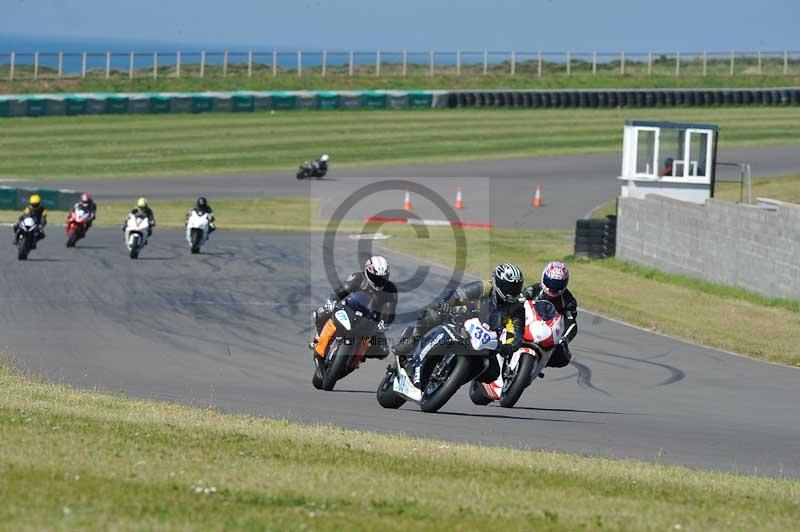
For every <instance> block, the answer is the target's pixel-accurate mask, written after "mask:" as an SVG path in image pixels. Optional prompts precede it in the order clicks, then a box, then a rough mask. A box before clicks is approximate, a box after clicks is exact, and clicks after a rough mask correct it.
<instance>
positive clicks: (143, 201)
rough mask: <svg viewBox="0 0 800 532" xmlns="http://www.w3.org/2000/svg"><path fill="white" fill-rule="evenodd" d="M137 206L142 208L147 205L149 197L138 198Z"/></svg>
mask: <svg viewBox="0 0 800 532" xmlns="http://www.w3.org/2000/svg"><path fill="white" fill-rule="evenodd" d="M136 206H137V207H139V208H140V209H144V208H145V207H147V198H139V199H138V200H136Z"/></svg>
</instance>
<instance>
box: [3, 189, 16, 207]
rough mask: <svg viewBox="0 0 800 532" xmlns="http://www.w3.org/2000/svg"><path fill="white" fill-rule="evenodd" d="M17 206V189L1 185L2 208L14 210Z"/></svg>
mask: <svg viewBox="0 0 800 532" xmlns="http://www.w3.org/2000/svg"><path fill="white" fill-rule="evenodd" d="M16 208H17V189H16V188H12V187H0V210H4V211H13V210H16Z"/></svg>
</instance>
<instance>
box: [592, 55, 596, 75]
mask: <svg viewBox="0 0 800 532" xmlns="http://www.w3.org/2000/svg"><path fill="white" fill-rule="evenodd" d="M596 75H597V52H592V76H596Z"/></svg>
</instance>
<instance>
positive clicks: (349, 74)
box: [347, 50, 355, 77]
mask: <svg viewBox="0 0 800 532" xmlns="http://www.w3.org/2000/svg"><path fill="white" fill-rule="evenodd" d="M354 61H355V53H353V50H350V66H349V67H348V69H347V75H348V76H350V77H353V71H354V70H355V65H354V64H353V62H354Z"/></svg>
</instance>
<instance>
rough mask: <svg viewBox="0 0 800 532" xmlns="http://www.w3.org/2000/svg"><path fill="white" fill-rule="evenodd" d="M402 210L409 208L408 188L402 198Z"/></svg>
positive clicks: (408, 209)
mask: <svg viewBox="0 0 800 532" xmlns="http://www.w3.org/2000/svg"><path fill="white" fill-rule="evenodd" d="M403 210H404V211H410V210H411V192H409V191H408V189H406V196H405V198H403Z"/></svg>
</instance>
